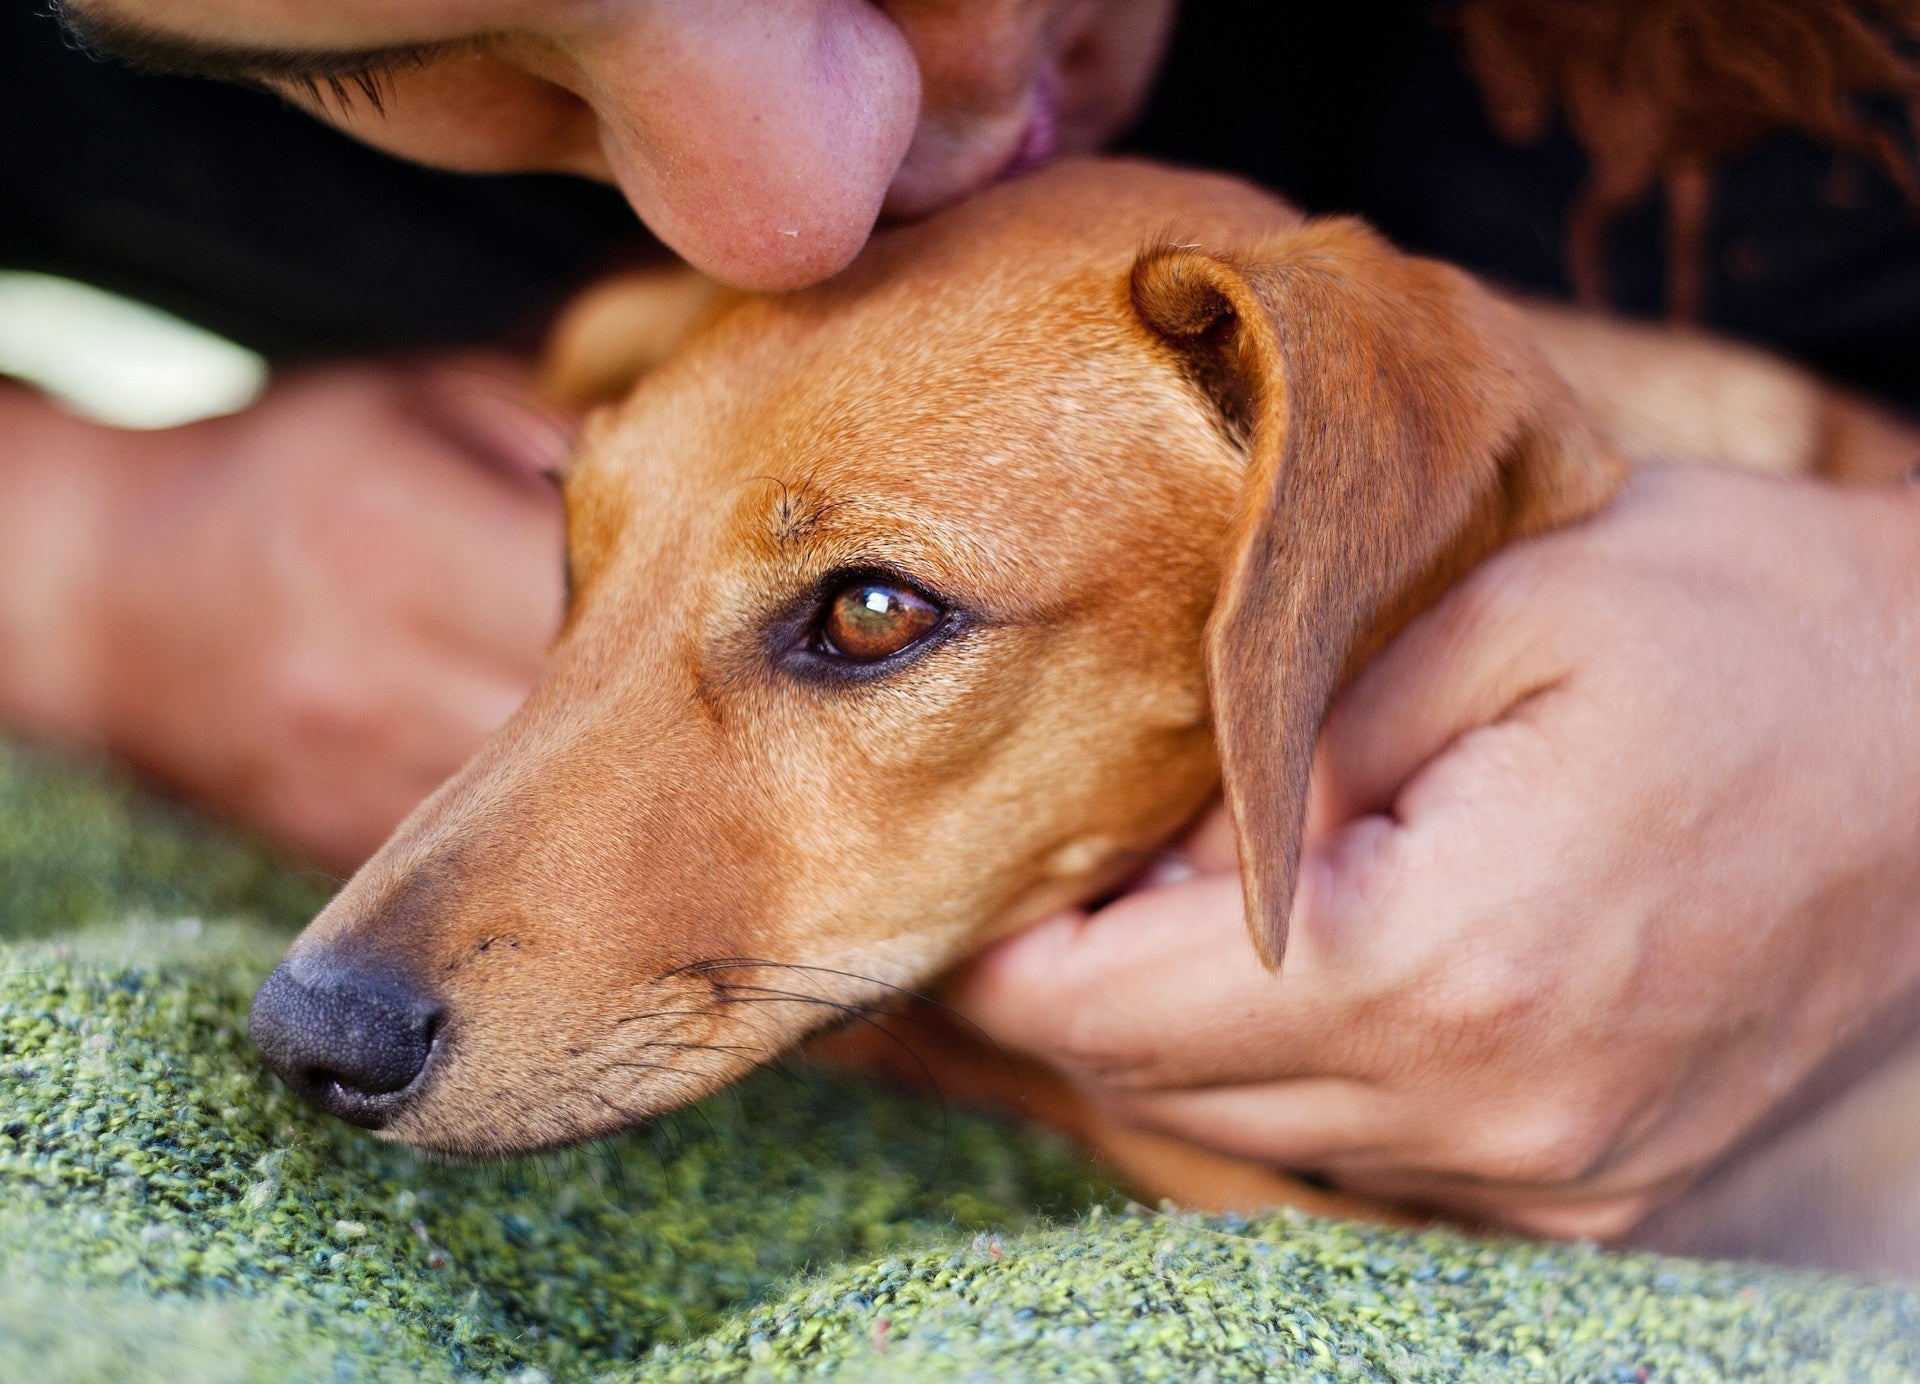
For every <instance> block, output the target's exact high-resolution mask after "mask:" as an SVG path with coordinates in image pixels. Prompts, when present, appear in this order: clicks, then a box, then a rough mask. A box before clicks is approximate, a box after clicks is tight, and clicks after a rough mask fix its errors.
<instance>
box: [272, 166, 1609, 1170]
mask: <svg viewBox="0 0 1920 1384" xmlns="http://www.w3.org/2000/svg"><path fill="white" fill-rule="evenodd" d="M1169 232H1171V234H1169ZM689 311H690V313H691V314H692V316H694V317H697V318H699V319H701V325H700V328H699V330H698V331H697V332H695V333H694V334H693V337H692V339H691V340H690V341H689V342H688V343H687V344H686V345H685V347H684V349H682V350H680V351H678V352H677V353H676V354H674V355H673V356H672V358H671V359H669V360H667V361H665V362H664V363H662V364H660V365H659V366H658V368H656V369H653V370H651V371H650V372H649V373H648V374H647V375H646V377H645V378H644V379H643V380H642V381H641V383H640V385H639V387H638V388H637V389H634V390H633V391H632V393H631V395H630V397H627V398H626V399H625V400H624V402H622V403H620V404H618V405H617V406H614V407H610V408H608V409H606V410H604V411H602V412H601V413H599V414H598V415H597V416H596V417H595V418H594V419H593V421H592V423H591V425H590V426H589V427H588V429H587V431H586V434H585V437H584V440H583V442H582V444H581V447H580V452H579V459H578V461H577V463H576V464H575V466H574V467H573V469H572V472H571V474H570V475H569V476H568V477H567V479H566V495H567V510H568V530H569V543H568V547H569V555H568V561H569V567H570V577H571V581H570V587H571V597H570V610H569V612H568V616H567V620H566V626H565V629H564V631H563V633H562V635H561V637H560V640H559V642H558V645H557V646H556V648H555V650H554V653H553V657H552V661H551V664H550V667H549V670H548V672H547V675H546V677H545V679H544V680H543V681H542V682H541V684H540V686H539V687H538V689H537V690H536V691H535V692H534V693H533V695H532V697H531V698H530V699H529V700H528V702H527V704H526V705H525V706H524V707H523V708H522V709H521V710H520V711H519V712H518V713H517V714H516V715H515V716H514V718H513V719H512V721H510V722H509V723H508V725H507V726H506V727H505V728H503V729H502V730H501V731H500V732H499V734H497V735H496V736H495V737H494V738H493V740H492V741H491V742H489V743H488V744H487V746H486V747H485V748H484V749H483V750H482V751H481V752H480V754H479V755H478V756H477V757H476V758H475V760H474V761H473V762H472V763H471V764H470V765H468V766H467V768H466V769H465V770H463V771H462V772H461V773H460V774H459V775H458V776H457V777H456V778H455V779H453V780H452V781H451V782H450V783H448V784H447V785H446V786H445V787H444V788H442V789H441V790H440V791H439V792H438V793H436V794H435V795H434V796H433V797H432V798H431V799H430V800H428V802H426V803H425V804H424V805H423V806H422V807H421V808H420V809H419V810H418V811H416V812H415V813H414V814H413V816H412V817H411V818H409V819H408V821H407V822H406V823H405V824H404V825H403V826H402V827H401V829H400V830H399V832H398V833H397V834H396V835H395V836H394V838H393V840H392V841H390V842H389V843H388V844H387V845H386V847H385V848H384V849H382V850H381V852H380V853H379V855H377V856H376V857H375V858H374V860H373V861H372V862H371V863H370V864H368V865H367V867H366V868H365V869H364V870H362V871H361V872H360V874H359V875H358V876H357V877H356V878H355V879H354V880H353V882H352V883H351V884H350V885H348V887H347V888H346V890H345V891H344V892H343V893H342V894H341V895H340V896H339V898H338V899H337V900H335V902H334V903H333V904H332V906H331V907H329V908H328V909H327V911H326V912H325V913H324V914H323V915H322V916H321V917H320V918H319V919H318V920H317V921H316V922H315V923H314V924H313V925H312V927H310V928H309V929H308V931H307V932H306V934H305V935H304V936H303V937H302V938H301V939H300V941H299V942H298V943H297V944H296V946H295V948H294V950H293V952H292V954H291V955H290V956H289V958H288V959H287V961H286V963H285V964H284V965H283V966H282V967H281V968H280V970H279V971H277V972H276V973H275V975H274V976H273V978H271V979H270V980H269V981H268V983H267V985H266V986H265V987H264V988H263V989H262V991H261V994H260V997H259V999H258V1000H257V1001H256V1003H255V1006H254V1012H253V1026H254V1032H255V1036H256V1038H257V1039H258V1040H259V1041H260V1043H261V1046H262V1047H263V1048H264V1049H265V1050H266V1052H267V1053H268V1055H269V1056H270V1057H271V1058H272V1059H273V1061H274V1064H275V1066H276V1067H277V1068H278V1069H279V1070H280V1071H281V1073H282V1074H283V1075H284V1076H286V1077H287V1078H288V1079H289V1081H291V1082H292V1083H293V1084H294V1085H296V1086H297V1087H299V1088H301V1089H303V1090H305V1091H306V1092H307V1093H308V1094H310V1095H312V1096H313V1097H314V1098H315V1099H317V1100H318V1101H319V1102H320V1103H321V1104H322V1105H325V1106H327V1107H328V1108H330V1109H333V1110H334V1111H336V1112H337V1113H339V1114H341V1115H343V1116H345V1117H346V1118H349V1119H353V1120H355V1121H357V1122H360V1123H365V1124H368V1125H373V1126H376V1127H380V1128H383V1129H384V1131H385V1132H386V1133H387V1134H389V1135H391V1136H393V1137H396V1138H401V1139H405V1140H408V1141H410V1142H413V1143H416V1144H420V1145H424V1146H426V1147H429V1148H432V1149H435V1150H440V1151H443V1152H448V1153H454V1154H463V1155H465V1154H488V1153H500V1152H510V1151H515V1150H524V1149H531V1148H536V1147H540V1146H546V1145H551V1144H555V1143H561V1142H566V1141H571V1140H575V1139H579V1138H582V1137H587V1136H590V1135H593V1134H596V1133H600V1132H604V1131H606V1130H609V1129H611V1128H615V1127H618V1126H621V1125H625V1124H629V1123H632V1122H634V1121H636V1120H639V1119H642V1118H645V1117H647V1116H649V1115H652V1114H655V1113H657V1112H660V1111H663V1110H665V1109H668V1108H671V1107H673V1106H677V1105H680V1104H683V1103H685V1102H686V1101H688V1100H691V1099H693V1098H696V1097H698V1096H700V1095H702V1094H704V1093H706V1092H708V1091H710V1090H712V1089H714V1088H715V1087H717V1086H720V1085H723V1084H725V1083H726V1082H728V1081H731V1080H733V1079H735V1078H736V1077H738V1076H739V1075H741V1074H742V1073H744V1072H745V1071H746V1070H748V1069H749V1068H751V1067H753V1066H755V1065H756V1064H758V1063H760V1062H762V1061H764V1060H766V1059H767V1058H769V1057H771V1056H773V1055H774V1054H775V1053H777V1052H778V1051H779V1050H781V1049H782V1048H784V1047H786V1046H788V1045H790V1044H791V1043H793V1042H794V1041H796V1040H797V1039H798V1038H800V1037H801V1036H803V1035H804V1034H805V1033H807V1032H808V1031H810V1030H813V1029H816V1028H819V1027H821V1026H823V1025H825V1024H828V1023H831V1022H834V1021H836V1020H839V1019H841V1018H843V1017H845V1016H847V1015H849V1014H854V1013H858V1012H859V1011H860V1010H861V1008H862V1007H863V1006H867V1005H870V1004H872V1003H873V1002H875V1001H878V1000H881V999H884V998H885V997H886V996H887V995H888V994H889V992H890V991H889V987H894V986H905V985H911V984H915V983H918V982H920V981H922V980H924V979H926V978H927V977H928V976H930V975H931V974H933V973H935V972H937V971H939V970H941V969H942V968H944V967H945V966H947V965H949V964H950V963H952V962H953V961H954V960H956V959H957V958H959V957H960V956H962V955H964V954H966V953H967V952H969V951H970V950H973V949H975V948H977V947H979V946H980V945H982V944H983V943H985V942H986V941H988V940H990V939H991V938H992V937H993V936H995V935H998V934H999V933H1001V932H1004V931H1005V930H1007V929H1010V928H1012V927H1014V926H1017V925H1018V924H1020V923H1022V922H1024V921H1027V920H1030V919H1032V918H1035V917H1037V916H1039V915H1041V914H1043V913H1045V912H1048V911H1050V910H1053V909H1056V908H1059V907H1062V906H1065V905H1069V904H1073V903H1076V902H1082V901H1085V900H1087V899H1089V898H1091V897H1093V896H1095V895H1097V894H1099V893H1101V892H1102V891H1105V890H1107V889H1110V888H1111V887H1113V886H1114V885H1115V884H1116V883H1117V882H1119V881H1120V880H1122V879H1123V878H1124V877H1125V876H1127V875H1129V874H1130V873H1132V872H1134V871H1135V870H1136V869H1137V868H1138V866H1139V864H1140V862H1141V861H1142V860H1143V859H1145V858H1146V857H1147V855H1148V854H1149V853H1150V852H1152V851H1153V850H1154V849H1155V848H1156V847H1157V846H1158V845H1160V844H1161V843H1163V842H1164V841H1165V840H1166V839H1167V838H1168V837H1169V836H1170V835H1171V834H1172V833H1173V832H1174V831H1176V830H1177V829H1178V828H1179V826H1180V825H1181V824H1182V823H1183V822H1185V821H1186V820H1188V819H1189V818H1190V817H1191V816H1192V815H1193V814H1194V813H1195V812H1196V811H1197V810H1198V809H1199V808H1200V807H1201V806H1203V805H1204V804H1205V802H1206V801H1207V800H1208V798H1209V797H1210V796H1211V795H1212V794H1213V793H1214V792H1215V791H1216V789H1217V787H1218V786H1219V784H1220V781H1221V775H1220V770H1219V767H1218V766H1219V765H1220V763H1221V762H1222V760H1224V762H1225V763H1226V765H1227V773H1226V776H1225V784H1226V791H1227V794H1228V797H1229V801H1230V803H1231V804H1232V807H1233V809H1234V813H1235V816H1236V819H1237V821H1238V823H1239V828H1240V833H1241V837H1242V859H1243V860H1244V861H1246V862H1248V866H1249V868H1248V870H1247V893H1248V904H1249V917H1250V920H1251V927H1252V932H1253V938H1254V943H1255V946H1256V947H1257V949H1258V950H1259V952H1260V954H1261V956H1262V957H1263V959H1265V960H1266V961H1267V963H1268V964H1270V965H1277V964H1278V963H1279V960H1280V954H1281V949H1282V945H1283V941H1284V937H1285V928H1286V916H1287V912H1288V908H1289V905H1290V903H1291V899H1292V893H1293V876H1294V870H1295V860H1296V856H1297V851H1298V841H1297V838H1298V835H1299V831H1300V824H1301V818H1302V813H1303V805H1304V801H1305V793H1306V779H1307V770H1308V764H1309V760H1310V757H1311V753H1312V747H1313V741H1314V737H1315V734H1316V732H1317V729H1318V726H1319V723H1320V720H1321V718H1322V717H1323V715H1324V714H1325V711H1326V708H1327V704H1328V702H1329V700H1330V699H1331V697H1332V696H1333V694H1334V692H1335V691H1336V690H1337V688H1338V686H1339V684H1340V682H1341V680H1342V678H1343V677H1344V676H1345V675H1346V673H1347V671H1348V670H1349V669H1350V668H1351V666H1352V665H1353V664H1354V663H1355V662H1356V660H1358V659H1360V658H1362V657H1364V655H1365V653H1366V652H1367V651H1368V650H1369V649H1371V648H1372V647H1373V646H1374V645H1375V644H1377V643H1378V641H1379V640H1380V639H1382V638H1384V637H1385V635H1386V634H1387V633H1388V632H1390V631H1391V629H1392V628H1393V627H1394V626H1395V625H1396V624H1398V623H1399V622H1400V621H1401V620H1403V619H1404V618H1406V616H1407V615H1409V614H1411V613H1412V611H1413V610H1415V609H1416V608H1417V607H1418V606H1419V605H1420V604H1421V603H1422V602H1424V601H1426V600H1428V599H1430V598H1431V597H1432V596H1433V595H1434V594H1436V593H1437V592H1438V591H1439V589H1441V588H1442V587H1443V586H1444V585H1445V584H1446V583H1447V582H1448V581H1450V580H1451V579H1452V578H1453V577H1454V576H1455V575H1457V574H1458V573H1459V572H1461V571H1462V570H1463V569H1464V568H1465V567H1466V566H1467V565H1469V564H1470V563H1471V562H1473V561H1474V560H1475V559H1476V558H1478V557H1479V556H1480V555H1481V554H1483V553H1484V552H1486V551H1487V550H1489V549H1490V548H1492V547H1494V546H1496V545H1498V544H1499V543H1501V542H1504V541H1506V540H1507V539H1509V538H1511V537H1514V536H1516V535H1518V534H1521V533H1525V532H1528V531H1531V530H1534V529H1538V528H1541V527H1544V526H1546V525H1549V524H1552V523H1555V522H1558V521H1560V520H1563V519H1565V518H1568V517H1571V516H1573V515H1577V514H1580V513H1584V512H1586V511H1588V510H1590V509H1592V508H1593V507H1595V506H1596V505H1598V504H1599V503H1600V502H1601V501H1602V500H1603V499H1604V498H1605V497H1606V495H1607V494H1608V493H1609V492H1610V490H1611V488H1612V485H1613V483H1614V481H1615V466H1614V464H1613V462H1612V461H1611V460H1610V459H1609V458H1608V457H1607V456H1606V455H1605V454H1604V453H1603V452H1602V451H1601V449H1600V448H1599V447H1598V446H1597V444H1596V443H1595V442H1594V440H1593V438H1592V437H1591V435H1590V434H1589V433H1588V432H1587V430H1586V429H1585V428H1584V427H1583V426H1582V424H1581V422H1580V420H1579V418H1578V417H1577V416H1576V414H1575V412H1574V409H1573V407H1572V405H1571V403H1570V402H1569V400H1568V397H1567V395H1566V392H1565V390H1564V388H1563V387H1562V386H1561V385H1560V383H1559V382H1558V381H1557V380H1556V379H1555V378H1554V377H1553V375H1552V374H1551V372H1550V371H1548V370H1547V369H1546V367H1545V366H1544V365H1543V364H1542V363H1541V362H1540V360H1539V359H1538V357H1537V356H1536V355H1535V354H1534V352H1533V350H1532V349H1531V347H1530V346H1529V344H1528V343H1527V342H1526V340H1525V338H1524V335H1523V331H1522V329H1521V327H1520V326H1519V324H1518V322H1517V320H1516V319H1515V317H1514V316H1513V315H1512V314H1511V313H1510V311H1509V310H1508V309H1506V308H1505V307H1503V306H1501V305H1500V304H1498V303H1497V302H1495V301H1494V300H1493V299H1492V298H1491V297H1490V296H1489V295H1487V294H1486V293H1485V292H1483V291H1482V290H1480V289H1479V288H1477V287H1476V286H1475V285H1474V284H1473V283H1472V282H1471V281H1469V280H1468V279H1467V278H1466V277H1465V276H1463V275H1461V274H1459V273H1457V272H1456V271H1453V270H1451V269H1448V268H1445V267H1443V266H1441V265H1438V264H1433V263H1430V262H1426V261H1421V260H1416V259H1412V258H1409V257H1406V256H1403V255H1400V254H1398V253H1396V252H1394V251H1393V250H1391V249H1390V248H1388V247H1387V246H1386V245H1385V244H1383V243H1382V242H1381V241H1380V240H1379V239H1377V238H1376V237H1375V236H1373V235H1372V234H1371V233H1369V232H1368V231H1366V230H1365V229H1364V228H1362V227H1360V226H1359V225H1357V224H1354V223H1352V222H1344V221H1339V222H1327V223H1302V222H1301V221H1300V220H1299V218H1298V217H1297V216H1295V215H1294V214H1293V213H1292V212H1290V211H1289V210H1287V209H1286V208H1285V207H1283V206H1281V205H1280V204H1278V203H1276V202H1274V201H1272V200H1271V199H1268V198H1266V197H1264V196H1261V195H1260V194H1257V193H1255V192H1253V191H1251V190H1249V189H1247V188H1244V187H1242V186H1240V185H1238V184H1235V183H1231V182H1228V181H1226V180H1222V179H1217V178H1211V177H1203V176H1198V175H1191V174H1176V173H1172V172H1167V171H1164V170H1155V169H1150V168H1146V167H1142V166H1138V165H1125V164H1088V165H1080V166H1076V167H1068V168H1063V169H1059V170H1056V171H1054V172H1052V173H1049V174H1045V175H1041V176H1036V177H1034V178H1031V179H1028V180H1026V181H1023V182H1020V183H1017V184H1014V185H1011V186H1008V187H1005V188H1002V189H999V190H997V191H994V192H991V193H989V194H986V195H984V196H982V197H980V198H978V199H976V200H975V201H974V202H973V203H971V204H970V205H968V206H965V207H963V208H960V209H958V210H956V211H953V212H950V213H947V214H945V215H943V216H942V217H940V218H938V219H936V220H935V221H934V222H931V223H929V224H926V225H924V226H920V227H916V228H912V229H907V230H901V231H895V232H890V233H888V234H887V235H885V236H883V237H881V238H880V239H879V240H878V241H876V243H875V245H874V246H873V247H872V249H871V250H870V251H869V252H868V253H867V255H865V256H864V257H863V259H862V260H861V261H860V262H859V263H858V264H856V266H855V267H854V268H853V269H852V270H851V271H849V272H848V273H847V274H845V275H843V276H842V277H841V278H840V279H838V280H836V281H834V282H833V283H831V284H829V285H827V286H825V287H822V288H819V289H815V290H812V291H810V292H805V293H799V294H794V295H790V296H786V297H779V298H749V299H742V300H738V301H735V302H731V303H728V304H726V305H724V306H721V307H716V306H715V305H714V304H712V303H706V304H700V305H693V304H692V303H691V301H690V304H689ZM601 320H616V321H617V320H619V313H618V312H615V313H613V315H612V317H611V319H609V318H608V317H607V316H606V314H601ZM593 335H594V334H593V333H587V334H586V336H587V338H588V339H591V338H592V337H593ZM592 349H593V351H595V352H604V349H605V348H604V345H602V346H597V347H594V348H592ZM637 359H638V357H636V360H637ZM577 364H579V368H577V369H573V370H571V372H570V373H571V374H572V376H573V377H575V378H594V379H599V380H601V381H602V382H603V383H604V381H605V377H606V374H607V372H606V370H605V369H604V368H602V367H601V365H600V364H596V362H595V361H587V362H584V363H577ZM562 373H563V374H567V373H569V371H566V370H563V372H562Z"/></svg>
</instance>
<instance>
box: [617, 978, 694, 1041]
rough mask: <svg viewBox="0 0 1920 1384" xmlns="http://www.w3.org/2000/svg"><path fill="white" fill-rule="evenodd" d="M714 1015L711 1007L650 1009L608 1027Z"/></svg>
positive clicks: (630, 1015) (618, 1020)
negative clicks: (655, 1020)
mask: <svg viewBox="0 0 1920 1384" xmlns="http://www.w3.org/2000/svg"><path fill="white" fill-rule="evenodd" d="M673 974H675V972H673V971H668V972H667V975H673ZM712 1017H713V1011H712V1010H711V1009H649V1010H648V1011H647V1012H646V1013H644V1014H629V1015H627V1017H626V1018H624V1019H615V1020H614V1021H613V1022H612V1023H611V1024H609V1025H607V1027H609V1028H619V1027H621V1026H622V1025H624V1024H642V1023H645V1022H646V1021H647V1020H648V1019H710V1018H712Z"/></svg>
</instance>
